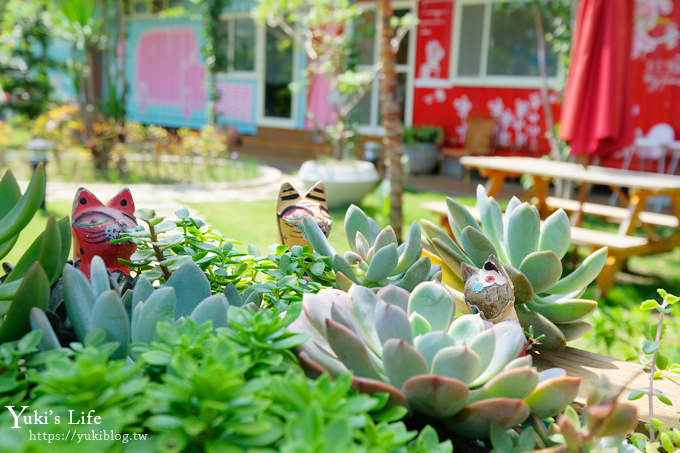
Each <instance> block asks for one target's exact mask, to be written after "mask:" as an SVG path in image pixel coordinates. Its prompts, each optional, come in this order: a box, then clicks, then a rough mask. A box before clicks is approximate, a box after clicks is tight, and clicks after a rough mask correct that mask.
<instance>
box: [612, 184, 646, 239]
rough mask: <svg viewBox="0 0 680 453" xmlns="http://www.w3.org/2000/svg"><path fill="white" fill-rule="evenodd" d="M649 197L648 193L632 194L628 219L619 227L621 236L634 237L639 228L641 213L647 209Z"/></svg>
mask: <svg viewBox="0 0 680 453" xmlns="http://www.w3.org/2000/svg"><path fill="white" fill-rule="evenodd" d="M648 196H649V195H648V194H647V193H646V192H634V193H631V194H630V197H629V199H630V203H629V204H628V218H627V219H625V220H624V221H623V222H621V225H619V234H621V235H632V234H633V233H634V232H635V228H637V225H638V219H639V216H640V212H642V210H643V209H644V208H645V204H646V203H647V197H648Z"/></svg>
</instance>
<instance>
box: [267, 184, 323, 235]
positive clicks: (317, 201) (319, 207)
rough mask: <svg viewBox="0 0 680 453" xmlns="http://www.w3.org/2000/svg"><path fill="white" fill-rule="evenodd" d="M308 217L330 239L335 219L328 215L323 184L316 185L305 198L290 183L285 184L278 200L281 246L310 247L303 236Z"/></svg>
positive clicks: (277, 214)
mask: <svg viewBox="0 0 680 453" xmlns="http://www.w3.org/2000/svg"><path fill="white" fill-rule="evenodd" d="M306 216H312V218H313V219H314V220H315V221H316V224H317V225H319V228H321V231H323V234H325V235H326V237H328V235H329V234H330V232H331V225H332V224H333V219H331V216H330V214H329V213H328V205H327V204H326V191H325V189H324V186H323V183H321V182H317V183H316V184H314V186H312V188H311V189H309V190H308V191H307V193H306V194H304V196H300V194H299V193H298V191H297V190H295V187H293V186H292V185H291V184H290V183H287V182H285V183H283V184H282V185H281V189H280V190H279V196H278V198H277V199H276V226H277V227H278V231H279V243H280V244H285V245H289V246H292V245H309V243H308V242H307V241H306V240H305V239H304V237H303V236H302V232H303V230H304V223H303V219H304V218H305V217H306Z"/></svg>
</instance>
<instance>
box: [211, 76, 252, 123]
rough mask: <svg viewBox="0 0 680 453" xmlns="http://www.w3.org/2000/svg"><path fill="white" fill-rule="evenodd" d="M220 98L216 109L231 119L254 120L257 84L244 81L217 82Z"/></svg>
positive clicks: (249, 121)
mask: <svg viewBox="0 0 680 453" xmlns="http://www.w3.org/2000/svg"><path fill="white" fill-rule="evenodd" d="M217 90H218V91H219V93H220V99H219V101H217V104H216V105H215V110H216V111H217V113H219V114H220V115H224V116H226V117H227V118H229V119H233V120H238V121H243V122H246V123H252V122H254V115H253V113H254V112H253V106H254V105H255V85H254V84H252V83H243V82H222V83H218V84H217Z"/></svg>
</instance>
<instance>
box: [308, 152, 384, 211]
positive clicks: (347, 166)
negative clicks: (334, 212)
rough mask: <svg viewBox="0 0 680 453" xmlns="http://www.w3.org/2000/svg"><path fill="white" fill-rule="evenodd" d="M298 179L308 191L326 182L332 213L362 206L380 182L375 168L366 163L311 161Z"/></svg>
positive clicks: (357, 161)
mask: <svg viewBox="0 0 680 453" xmlns="http://www.w3.org/2000/svg"><path fill="white" fill-rule="evenodd" d="M298 176H299V177H300V179H302V181H303V182H304V184H305V186H307V187H310V186H312V185H313V184H315V183H316V182H317V181H321V182H323V184H324V186H325V187H326V199H327V200H328V207H329V208H330V209H333V208H338V207H341V206H343V205H346V204H349V203H355V204H358V203H360V202H361V200H362V199H363V198H364V197H365V196H366V195H367V194H368V193H369V192H370V191H371V190H373V188H374V187H375V184H376V183H377V182H378V179H379V176H378V172H377V171H376V169H375V166H374V165H373V164H372V163H370V162H367V161H364V160H349V161H338V160H325V161H320V160H308V161H306V162H303V164H302V166H301V167H300V172H299V173H298Z"/></svg>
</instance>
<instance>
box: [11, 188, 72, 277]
mask: <svg viewBox="0 0 680 453" xmlns="http://www.w3.org/2000/svg"><path fill="white" fill-rule="evenodd" d="M50 214H54V215H55V216H56V217H57V219H59V218H61V217H64V216H67V215H70V214H71V203H69V202H67V201H62V202H55V203H47V212H44V211H41V210H38V212H37V213H36V214H35V216H33V219H32V220H31V222H30V223H29V224H28V225H27V226H26V228H24V229H23V230H22V231H21V234H20V235H19V240H18V241H17V243H16V244H15V245H14V247H13V248H12V250H11V251H10V252H9V254H8V255H7V256H5V257H4V258H2V260H0V261H3V262H7V263H10V264H14V263H16V262H17V261H19V258H21V255H23V253H24V252H25V251H26V249H27V248H28V246H29V245H31V243H32V242H33V241H34V240H35V238H37V237H38V236H39V235H40V233H42V232H43V230H44V229H45V224H46V223H47V219H48V217H49V215H50Z"/></svg>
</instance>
